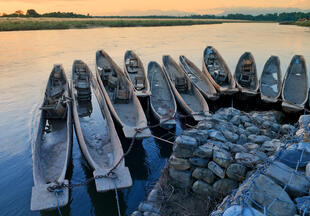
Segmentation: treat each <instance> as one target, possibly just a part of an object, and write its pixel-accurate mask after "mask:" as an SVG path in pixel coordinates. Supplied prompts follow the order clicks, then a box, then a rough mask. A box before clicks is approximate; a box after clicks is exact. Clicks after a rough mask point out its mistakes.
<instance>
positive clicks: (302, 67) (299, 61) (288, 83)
mask: <svg viewBox="0 0 310 216" xmlns="http://www.w3.org/2000/svg"><path fill="white" fill-rule="evenodd" d="M308 88H309V84H308V74H307V67H306V62H305V59H304V57H303V56H301V55H295V56H294V57H293V58H292V60H291V63H290V65H289V67H288V69H287V71H286V73H285V76H284V79H283V84H282V100H283V102H282V109H283V110H284V111H285V112H288V113H297V112H300V111H302V110H304V108H305V104H306V102H307V100H308V94H309V92H308Z"/></svg>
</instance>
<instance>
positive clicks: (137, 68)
mask: <svg viewBox="0 0 310 216" xmlns="http://www.w3.org/2000/svg"><path fill="white" fill-rule="evenodd" d="M124 62H125V63H124V65H125V67H124V72H125V74H126V76H127V77H128V79H129V80H130V81H131V83H132V85H133V87H134V90H135V91H136V95H137V96H138V97H148V96H150V94H151V91H150V83H149V81H148V79H147V75H146V72H145V70H144V67H143V63H142V61H141V59H140V58H139V56H138V55H137V54H136V53H135V52H134V51H132V50H127V51H126V53H125V57H124Z"/></svg>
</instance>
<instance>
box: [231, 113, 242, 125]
mask: <svg viewBox="0 0 310 216" xmlns="http://www.w3.org/2000/svg"><path fill="white" fill-rule="evenodd" d="M230 122H231V123H233V124H234V125H239V124H240V118H239V115H235V116H234V117H233V118H232V119H231V120H230Z"/></svg>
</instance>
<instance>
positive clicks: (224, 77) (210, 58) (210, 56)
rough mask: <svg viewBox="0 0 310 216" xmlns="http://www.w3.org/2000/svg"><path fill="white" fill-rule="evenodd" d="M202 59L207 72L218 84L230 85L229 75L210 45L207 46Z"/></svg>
mask: <svg viewBox="0 0 310 216" xmlns="http://www.w3.org/2000/svg"><path fill="white" fill-rule="evenodd" d="M204 61H205V64H206V67H207V69H208V72H209V73H210V75H211V76H212V78H213V79H214V81H215V82H216V83H217V84H219V85H220V86H226V85H230V77H229V76H228V72H227V71H225V68H224V66H223V64H222V62H221V61H222V60H221V59H220V58H219V57H218V54H217V53H216V51H215V50H214V49H213V48H212V47H207V48H206V50H205V53H204Z"/></svg>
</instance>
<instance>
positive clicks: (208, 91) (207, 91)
mask: <svg viewBox="0 0 310 216" xmlns="http://www.w3.org/2000/svg"><path fill="white" fill-rule="evenodd" d="M180 66H181V67H182V69H183V70H184V72H185V73H186V75H187V76H188V77H189V78H190V80H191V81H192V83H193V85H195V86H196V88H198V89H199V91H200V93H201V94H202V95H203V96H204V97H205V98H207V99H209V100H212V101H214V100H217V99H218V98H219V96H218V95H217V92H216V89H215V88H214V86H213V84H212V83H211V81H210V80H209V78H208V77H207V76H206V74H204V73H202V71H201V70H200V69H199V68H198V67H197V66H196V65H195V64H194V63H193V62H191V61H190V60H189V59H188V58H186V57H185V56H183V55H181V56H180Z"/></svg>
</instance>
